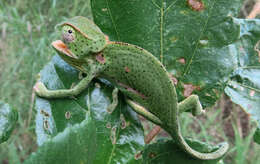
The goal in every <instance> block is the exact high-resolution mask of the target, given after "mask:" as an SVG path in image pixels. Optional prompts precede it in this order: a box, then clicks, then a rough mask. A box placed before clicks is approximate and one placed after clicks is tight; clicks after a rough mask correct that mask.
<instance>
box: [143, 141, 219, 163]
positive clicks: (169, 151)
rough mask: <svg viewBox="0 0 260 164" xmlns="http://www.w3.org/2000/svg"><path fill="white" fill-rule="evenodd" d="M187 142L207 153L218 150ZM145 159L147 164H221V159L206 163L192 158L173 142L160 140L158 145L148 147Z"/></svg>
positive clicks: (195, 142)
mask: <svg viewBox="0 0 260 164" xmlns="http://www.w3.org/2000/svg"><path fill="white" fill-rule="evenodd" d="M186 141H187V142H188V143H189V145H190V146H191V147H192V148H193V149H196V150H199V151H201V152H205V153H209V152H212V151H215V150H216V149H217V148H218V147H217V146H215V147H213V146H210V145H208V144H205V143H202V142H199V141H195V140H191V139H186ZM143 159H144V161H145V162H144V163H145V164H158V163H160V164H168V163H173V161H174V163H178V164H185V163H187V164H189V163H192V164H220V162H219V160H220V159H217V160H210V161H205V160H198V159H194V158H191V157H190V156H189V155H187V154H186V153H185V152H183V151H182V150H181V149H180V148H179V146H178V145H177V144H176V143H174V141H172V140H171V141H163V140H159V141H158V142H157V143H154V144H151V145H147V146H146V147H145V150H144V152H143Z"/></svg>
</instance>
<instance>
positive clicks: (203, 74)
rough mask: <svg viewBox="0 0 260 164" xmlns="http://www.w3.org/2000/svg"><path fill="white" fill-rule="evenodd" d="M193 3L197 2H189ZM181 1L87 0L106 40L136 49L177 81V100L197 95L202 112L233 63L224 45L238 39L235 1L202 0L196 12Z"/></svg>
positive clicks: (219, 89) (222, 85) (221, 87)
mask: <svg viewBox="0 0 260 164" xmlns="http://www.w3.org/2000/svg"><path fill="white" fill-rule="evenodd" d="M192 1H197V0H192ZM187 2H188V1H187V0H174V1H173V0H124V1H122V0H92V1H91V5H92V13H93V17H94V21H95V23H96V24H97V25H99V27H100V28H101V29H102V31H103V32H104V33H105V34H107V35H109V37H110V39H111V40H116V41H123V42H127V43H131V44H135V45H138V46H141V47H142V48H145V49H147V50H148V51H150V52H151V53H152V54H153V55H154V56H156V57H157V58H158V59H159V60H160V61H161V62H162V63H163V64H164V65H165V66H166V68H167V70H168V71H169V72H171V73H172V74H173V76H174V77H175V78H177V79H178V83H177V92H178V95H179V99H180V100H182V99H184V98H185V97H187V96H189V95H190V94H191V93H194V94H197V95H199V97H200V100H201V101H202V104H203V106H204V107H208V106H211V105H213V104H214V103H215V102H216V100H217V99H218V98H219V97H220V95H221V94H222V92H223V90H224V88H225V85H226V82H227V80H228V77H229V75H230V73H232V71H233V70H234V69H235V67H236V62H237V58H236V56H233V55H232V54H230V48H231V47H230V44H231V43H234V42H235V41H236V40H237V39H238V36H239V33H240V29H239V25H238V24H236V23H235V22H234V21H233V19H232V16H236V14H237V13H238V11H239V7H240V5H241V0H232V1H227V0H202V1H199V2H201V3H203V6H204V7H203V8H202V9H201V10H200V11H195V10H192V8H191V5H189V4H188V3H187Z"/></svg>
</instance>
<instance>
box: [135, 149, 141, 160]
mask: <svg viewBox="0 0 260 164" xmlns="http://www.w3.org/2000/svg"><path fill="white" fill-rule="evenodd" d="M142 153H143V152H142V151H139V152H137V153H136V154H135V160H138V159H141V157H142Z"/></svg>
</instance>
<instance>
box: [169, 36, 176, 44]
mask: <svg viewBox="0 0 260 164" xmlns="http://www.w3.org/2000/svg"><path fill="white" fill-rule="evenodd" d="M177 40H178V38H177V37H175V36H173V37H171V38H170V41H171V42H172V43H175V42H177Z"/></svg>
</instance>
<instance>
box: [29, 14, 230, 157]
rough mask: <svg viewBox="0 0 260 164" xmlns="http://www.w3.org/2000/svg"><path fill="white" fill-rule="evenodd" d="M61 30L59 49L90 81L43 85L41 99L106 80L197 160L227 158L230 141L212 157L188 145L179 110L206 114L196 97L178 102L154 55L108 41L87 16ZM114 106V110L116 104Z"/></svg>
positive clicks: (74, 92)
mask: <svg viewBox="0 0 260 164" xmlns="http://www.w3.org/2000/svg"><path fill="white" fill-rule="evenodd" d="M59 27H60V28H61V29H62V38H63V41H64V43H65V44H64V43H61V42H54V43H53V47H54V49H55V50H56V51H57V52H58V54H59V55H60V56H61V57H62V58H63V59H64V60H65V61H66V62H68V63H69V64H70V65H72V66H74V67H75V68H77V69H79V70H81V71H82V72H84V73H86V74H87V77H85V78H84V79H82V80H81V82H80V83H79V84H78V85H77V86H75V87H74V88H72V89H67V90H54V91H53V90H48V89H47V88H46V87H45V86H44V85H43V84H42V83H40V82H38V83H36V85H35V87H34V89H35V91H36V93H37V95H39V96H41V97H46V98H54V97H55V98H58V97H67V96H76V95H77V94H79V93H80V92H81V91H83V90H84V89H85V88H86V87H87V85H88V83H89V82H90V81H91V80H92V79H93V78H95V77H102V78H105V79H107V80H109V81H110V82H111V83H112V84H113V85H114V86H115V87H116V88H118V89H119V90H120V91H121V92H122V93H123V94H124V95H125V97H126V100H127V102H128V103H129V105H130V106H132V107H133V109H134V110H135V111H136V112H138V113H139V114H142V115H143V116H144V117H146V118H147V119H149V120H151V121H153V122H154V123H157V124H158V125H160V126H161V127H162V128H164V129H165V130H166V131H167V132H168V133H169V134H170V135H171V136H172V137H173V139H174V140H175V141H176V142H177V143H178V144H179V146H180V148H182V150H184V151H185V152H187V153H188V154H189V155H191V156H192V157H194V158H197V159H202V160H214V159H218V158H221V157H222V156H223V155H225V153H226V152H227V150H228V144H227V143H224V144H222V145H221V146H220V147H219V149H217V150H216V151H214V152H211V153H201V152H198V151H196V150H194V149H192V148H191V147H190V146H189V145H188V144H187V143H186V141H185V140H184V138H183V137H182V135H181V129H180V125H179V117H178V116H179V113H180V112H184V111H190V110H191V111H192V110H194V111H193V113H194V115H195V114H200V113H201V112H202V111H203V110H202V107H201V104H200V102H199V99H198V96H196V95H191V96H190V97H188V98H187V99H185V100H184V101H182V102H180V103H178V101H177V95H176V91H175V87H174V83H173V81H172V80H171V77H170V76H169V74H168V73H167V71H166V69H165V68H164V66H163V65H162V64H161V63H160V61H159V60H158V59H157V58H155V57H154V56H153V55H152V54H151V53H149V52H148V51H146V50H144V49H142V48H140V47H138V46H135V45H131V44H128V43H122V42H111V41H109V40H108V39H107V38H108V37H106V36H105V35H104V34H103V33H102V32H101V30H100V29H99V28H98V27H97V26H96V25H95V24H94V23H93V22H91V21H90V20H88V19H86V18H84V17H75V18H72V19H70V20H68V21H66V22H63V23H61V24H60V25H59ZM69 30H71V31H72V32H71V31H69ZM115 93H116V92H115ZM113 95H114V94H113ZM113 97H114V98H116V96H113ZM112 104H113V105H112V106H113V108H115V106H116V104H117V101H113V103H112ZM110 110H111V111H113V109H110Z"/></svg>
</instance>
